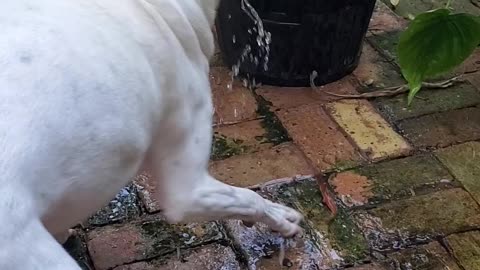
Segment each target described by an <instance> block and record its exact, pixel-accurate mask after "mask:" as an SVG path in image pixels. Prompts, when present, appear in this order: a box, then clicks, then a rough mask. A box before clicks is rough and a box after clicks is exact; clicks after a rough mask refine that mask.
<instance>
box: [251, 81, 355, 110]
mask: <svg viewBox="0 0 480 270" xmlns="http://www.w3.org/2000/svg"><path fill="white" fill-rule="evenodd" d="M355 88H356V83H355V82H354V81H353V78H352V77H351V76H348V77H346V78H343V79H341V80H339V81H336V82H334V83H330V84H327V85H324V86H318V87H317V88H316V89H312V88H311V87H276V86H261V87H260V88H259V89H257V90H256V92H257V94H259V95H261V96H262V97H263V98H265V99H266V100H267V101H269V102H271V103H272V105H273V107H275V108H283V109H287V108H294V107H298V106H301V105H306V104H312V103H320V104H323V103H327V102H329V101H334V100H338V99H339V98H338V97H335V96H332V95H329V94H327V92H330V93H335V94H343V95H345V94H346V95H352V94H358V93H357V91H356V90H355Z"/></svg>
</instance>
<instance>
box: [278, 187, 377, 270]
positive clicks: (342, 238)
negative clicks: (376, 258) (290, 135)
mask: <svg viewBox="0 0 480 270" xmlns="http://www.w3.org/2000/svg"><path fill="white" fill-rule="evenodd" d="M279 193H280V194H281V196H282V197H283V199H284V201H289V202H292V201H293V202H294V204H295V206H296V208H297V209H299V210H300V211H301V212H302V213H303V214H304V215H305V219H306V221H307V224H309V225H310V226H311V227H313V229H314V230H316V231H319V232H320V233H322V234H324V235H326V236H327V238H328V240H329V241H330V244H331V245H332V247H333V248H334V249H335V250H337V251H339V252H340V253H341V255H342V257H343V259H344V263H345V264H346V265H350V264H354V263H356V262H361V261H364V260H365V259H366V258H367V257H368V244H367V241H366V240H365V238H364V237H363V235H362V234H361V232H360V230H359V229H358V228H357V227H356V225H355V223H354V222H353V220H352V218H351V217H350V215H349V213H348V212H347V211H346V210H345V209H343V208H339V211H338V214H337V216H336V217H334V218H333V217H332V214H331V213H330V212H329V210H328V209H327V208H326V207H325V206H324V205H323V204H322V201H323V198H322V194H321V193H320V191H319V188H318V185H317V183H316V181H314V180H308V181H304V182H301V183H296V184H295V185H290V186H284V187H283V188H281V189H280V190H279Z"/></svg>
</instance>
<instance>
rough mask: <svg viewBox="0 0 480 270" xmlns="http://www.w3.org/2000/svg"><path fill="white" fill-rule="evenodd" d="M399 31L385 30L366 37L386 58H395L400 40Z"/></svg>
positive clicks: (394, 59)
mask: <svg viewBox="0 0 480 270" xmlns="http://www.w3.org/2000/svg"><path fill="white" fill-rule="evenodd" d="M401 33H402V32H401V31H392V32H385V33H381V34H376V35H371V36H369V37H368V38H367V39H368V41H370V43H371V44H372V45H373V46H374V47H375V48H376V49H377V50H379V51H381V52H382V54H383V55H385V56H386V57H387V58H388V60H390V61H396V60H397V46H398V41H399V40H400V35H401Z"/></svg>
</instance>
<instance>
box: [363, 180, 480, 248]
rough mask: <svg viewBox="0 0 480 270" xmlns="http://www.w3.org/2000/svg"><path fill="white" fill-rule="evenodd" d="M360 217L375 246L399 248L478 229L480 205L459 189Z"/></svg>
mask: <svg viewBox="0 0 480 270" xmlns="http://www.w3.org/2000/svg"><path fill="white" fill-rule="evenodd" d="M356 220H357V222H358V224H359V227H360V228H362V229H363V231H364V234H365V236H366V237H367V239H368V240H369V242H370V244H371V245H372V246H374V247H377V248H379V249H396V248H399V247H405V246H411V245H414V244H416V243H422V242H425V241H428V239H431V238H432V237H437V236H439V235H445V234H453V233H456V232H462V231H465V230H473V229H478V228H480V208H479V206H478V204H477V203H476V202H475V201H474V200H473V199H472V198H471V197H470V195H469V194H468V193H467V192H465V191H464V190H462V189H459V188H458V189H449V190H445V191H440V192H436V193H433V194H429V195H422V196H416V197H413V198H410V199H406V200H401V201H396V202H392V203H388V204H384V205H382V206H379V207H377V208H375V209H371V210H367V211H358V212H357V213H356Z"/></svg>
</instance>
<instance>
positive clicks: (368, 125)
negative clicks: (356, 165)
mask: <svg viewBox="0 0 480 270" xmlns="http://www.w3.org/2000/svg"><path fill="white" fill-rule="evenodd" d="M327 109H328V111H329V112H330V114H331V115H332V117H333V119H334V120H335V121H336V122H337V123H338V124H339V125H340V127H342V129H343V130H344V131H345V132H346V133H347V134H348V136H350V138H352V140H353V141H354V142H355V144H356V145H357V146H358V148H359V149H360V150H361V151H362V153H363V154H364V155H365V156H367V157H368V158H369V159H370V160H372V161H379V160H382V159H386V158H393V157H399V156H404V155H407V154H408V153H409V152H410V151H411V150H412V148H411V147H410V145H408V143H407V142H406V141H405V140H404V139H403V138H402V136H400V135H399V134H397V133H396V132H395V131H394V130H393V129H392V127H391V126H390V125H389V124H388V123H387V121H386V120H385V119H383V118H382V117H381V116H380V115H379V114H378V113H377V112H376V111H375V109H374V108H373V106H372V105H370V103H369V102H368V101H366V100H346V101H338V102H335V103H330V104H328V105H327Z"/></svg>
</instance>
